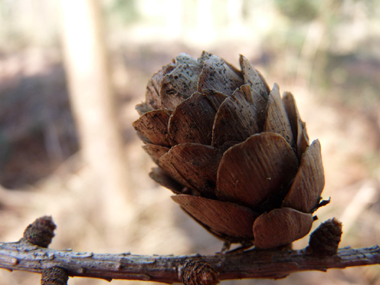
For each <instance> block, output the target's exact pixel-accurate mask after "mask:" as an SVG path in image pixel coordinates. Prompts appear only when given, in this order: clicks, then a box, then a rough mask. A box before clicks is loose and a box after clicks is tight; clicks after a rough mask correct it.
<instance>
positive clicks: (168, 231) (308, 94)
mask: <svg viewBox="0 0 380 285" xmlns="http://www.w3.org/2000/svg"><path fill="white" fill-rule="evenodd" d="M85 3H91V4H92V5H90V6H91V7H92V9H93V10H91V11H93V14H91V13H92V12H91V13H90V14H86V13H87V12H86V9H84V8H85V6H84V4H85ZM94 11H95V12H94ZM91 15H95V16H94V17H92V18H91ZM91 19H92V20H91ZM94 19H95V20H94ZM93 20H94V22H92V21H93ZM86 27H87V30H86ZM75 31H76V32H77V34H76V35H74V34H75ZM86 31H92V32H93V33H94V35H96V37H97V40H98V42H96V41H95V42H91V37H90V35H91V33H92V32H90V33H87V32H86ZM202 50H207V51H208V52H211V53H214V54H216V55H219V56H220V57H222V58H224V59H225V60H227V61H229V62H230V63H232V64H234V65H235V66H238V55H239V54H243V55H245V56H246V57H247V58H248V59H250V61H251V62H252V63H253V64H254V66H255V67H256V68H257V69H258V70H260V71H261V72H262V74H263V75H264V76H265V78H266V79H267V82H268V84H269V85H270V86H272V85H273V83H275V82H277V83H278V84H279V85H280V88H281V91H291V92H292V93H293V94H294V95H295V97H296V100H297V103H298V107H299V109H300V113H301V116H302V119H303V120H304V121H306V122H307V126H308V132H309V136H310V139H311V140H314V139H316V138H318V139H320V141H321V144H322V149H323V160H324V166H325V172H326V187H325V191H324V194H323V195H324V198H328V197H331V203H330V205H328V206H326V207H323V208H321V209H320V210H318V212H317V213H316V214H317V215H318V217H319V220H318V221H316V222H315V223H314V227H317V226H318V225H319V224H320V223H321V222H322V221H325V220H327V219H330V218H332V217H336V218H338V219H339V220H341V221H342V222H343V230H344V234H343V240H342V243H341V246H348V245H350V246H352V247H366V246H371V245H374V244H379V241H380V223H379V220H380V2H378V1H375V0H362V1H359V0H320V1H317V0H310V1H302V0H288V1H281V0H267V1H259V0H251V1H250V0H218V1H215V0H202V1H200V0H198V1H197V0H138V1H137V0H135V1H133V0H102V1H96V0H93V1H91V0H88V1H85V0H76V1H72V0H61V1H58V0H56V1H52V0H0V185H1V186H0V220H1V223H0V240H1V241H4V242H11V241H16V240H18V239H19V238H20V237H21V235H22V232H23V229H24V228H25V227H26V226H27V225H28V224H29V223H31V222H32V221H33V220H34V219H35V218H37V217H39V216H42V215H52V216H53V218H54V221H55V222H56V224H57V226H58V228H57V230H56V237H55V239H54V240H53V243H52V244H51V246H50V247H51V248H56V249H65V248H72V249H73V250H76V251H95V252H113V253H118V252H128V251H130V252H132V253H133V254H176V255H178V254H189V253H195V252H198V253H200V254H213V253H214V252H216V251H219V250H220V249H221V247H222V243H221V242H220V241H218V240H217V239H215V238H214V237H212V236H211V235H209V234H208V233H207V232H205V231H204V230H203V228H201V227H199V226H198V225H197V224H195V222H193V221H192V220H191V219H190V218H189V217H187V216H186V215H185V214H184V213H183V212H182V211H181V210H180V208H179V206H178V205H176V204H175V203H173V202H172V201H171V199H170V191H169V190H166V189H164V188H162V187H159V186H158V185H156V184H155V183H154V182H152V181H151V180H150V178H149V177H148V172H149V170H150V168H151V167H152V166H153V163H152V162H151V160H150V159H149V158H148V156H147V155H146V154H145V153H144V151H143V150H142V149H141V145H142V143H141V142H140V141H139V140H138V138H137V136H136V134H135V132H134V130H133V128H132V126H131V123H132V122H133V121H134V120H135V119H137V117H138V115H137V112H136V111H135V110H134V106H135V105H136V104H137V103H139V102H141V101H142V100H144V96H145V86H146V83H147V81H148V79H149V78H150V76H151V75H152V74H153V73H155V72H156V71H158V70H159V69H160V68H161V66H163V65H165V64H167V63H168V62H169V61H170V60H171V59H172V58H174V57H176V55H177V54H178V53H180V52H186V53H188V54H190V55H192V56H193V57H199V56H200V55H201V53H202ZM80 52H81V53H80ZM73 54H74V55H76V56H77V57H75V56H73ZM91 56H94V57H91ZM78 70H79V71H78ZM97 72H98V73H97ZM78 76H79V78H82V79H79V81H77V79H76V78H78ZM86 76H87V77H86ZM97 76H98V77H97ZM83 78H84V79H83ZM81 80H82V81H81ZM101 82H106V83H105V84H103V85H102V83H101ZM107 82H108V83H107ZM99 86H100V87H99ZM99 106H103V108H102V107H100V108H99ZM107 124H108V125H107ZM307 242H308V238H307V237H305V238H304V239H302V240H300V241H297V242H296V243H295V248H301V247H304V246H305V245H306V244H307ZM39 278H40V277H39V275H37V274H29V273H22V272H13V273H10V272H8V271H5V270H0V284H1V285H2V284H39ZM106 282H107V281H103V280H91V279H84V278H73V279H70V280H69V284H107V283H106ZM112 283H113V284H142V283H140V282H133V281H116V280H115V281H112ZM321 283H323V284H362V285H365V284H373V285H374V284H377V285H379V284H380V267H379V266H372V267H362V268H350V269H346V270H329V271H328V272H327V273H323V272H304V273H297V274H293V275H291V276H289V277H288V278H286V279H282V280H278V281H272V280H235V281H225V282H222V284H224V285H227V284H228V285H229V284H278V285H283V284H310V285H312V284H321Z"/></svg>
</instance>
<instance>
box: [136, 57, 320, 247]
mask: <svg viewBox="0 0 380 285" xmlns="http://www.w3.org/2000/svg"><path fill="white" fill-rule="evenodd" d="M240 67H241V70H238V69H236V68H235V67H233V66H232V65H231V64H229V63H227V62H226V61H224V60H223V59H221V58H219V57H217V56H215V55H212V54H209V53H206V52H203V54H202V56H201V57H200V58H199V59H194V58H192V57H190V56H188V55H186V54H180V55H179V56H178V57H176V59H175V60H173V62H172V63H170V64H168V65H166V66H164V67H163V68H162V69H161V70H160V71H159V72H157V73H156V74H154V75H153V77H152V79H151V80H150V81H149V82H148V86H147V92H146V101H145V102H143V103H141V104H139V105H137V106H136V109H137V111H138V112H139V114H140V115H141V117H140V118H139V119H138V120H137V121H135V122H134V123H133V126H134V128H135V129H136V130H137V133H138V135H139V136H140V138H141V139H142V140H143V142H144V143H145V145H144V149H145V150H146V152H147V153H148V154H149V155H150V156H151V157H152V159H153V161H154V162H155V163H156V164H157V165H158V166H159V167H158V168H154V169H153V170H152V172H151V174H150V175H151V177H152V178H153V179H154V180H155V181H157V182H158V183H160V184H161V185H163V186H165V187H167V188H169V189H170V190H172V191H173V192H174V193H175V194H176V195H175V196H173V197H172V198H173V200H174V201H175V202H177V203H178V204H180V205H181V207H182V208H183V209H184V211H185V212H186V213H188V214H189V215H190V216H191V217H192V218H193V219H194V220H196V221H197V222H198V223H199V224H201V225H202V226H203V227H204V228H206V229H207V230H208V231H209V232H211V233H212V234H214V235H215V236H217V237H219V238H221V239H223V240H225V241H227V242H230V243H242V244H244V243H249V242H254V244H255V246H256V247H258V248H274V247H278V246H282V245H287V244H290V243H292V242H293V241H294V240H297V239H299V238H301V237H303V236H305V235H306V234H307V233H308V232H309V231H310V229H311V226H312V223H313V215H312V213H313V212H314V211H315V210H316V209H317V208H318V206H319V202H320V199H321V197H320V195H321V193H322V190H323V188H324V183H325V181H324V171H323V165H322V158H321V146H320V143H319V141H318V140H315V141H313V143H312V144H311V145H309V139H308V135H307V132H306V126H305V123H304V122H303V121H302V120H301V118H300V115H299V113H298V109H297V106H296V103H295V99H294V97H293V95H292V94H291V93H285V94H284V95H283V97H282V98H281V96H280V93H279V87H278V85H277V84H274V86H273V88H272V90H270V89H269V87H268V85H267V83H266V82H265V80H264V78H263V77H262V75H261V74H260V73H259V72H258V71H257V70H255V69H254V68H253V67H252V65H251V64H250V63H249V62H248V60H247V59H246V58H245V57H244V56H240Z"/></svg>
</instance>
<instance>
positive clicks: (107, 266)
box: [0, 239, 380, 284]
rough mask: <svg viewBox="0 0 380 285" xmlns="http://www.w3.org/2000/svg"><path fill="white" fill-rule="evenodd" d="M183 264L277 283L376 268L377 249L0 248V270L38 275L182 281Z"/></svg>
mask: <svg viewBox="0 0 380 285" xmlns="http://www.w3.org/2000/svg"><path fill="white" fill-rule="evenodd" d="M189 262H192V263H193V264H195V265H196V264H197V263H206V264H209V265H210V266H211V268H212V269H213V270H214V271H215V272H216V275H217V278H218V279H219V281H221V280H227V279H242V278H271V279H279V278H284V277H286V276H287V275H289V274H291V273H294V272H298V271H308V270H319V271H326V270H327V269H330V268H346V267H352V266H362V265H372V264H380V247H379V246H377V245H376V246H373V247H369V248H359V249H352V248H349V247H346V248H341V249H339V250H338V253H337V254H336V255H333V256H329V257H316V256H313V255H311V254H310V253H308V251H307V250H305V249H304V250H282V251H281V250H251V251H245V252H238V253H226V254H215V255H213V256H201V255H183V256H173V255H153V256H147V255H134V254H131V253H120V254H97V253H93V252H74V251H71V250H54V249H48V248H42V247H38V246H35V245H32V244H30V243H28V242H27V241H25V240H24V239H21V240H20V241H19V242H15V243H0V268H4V269H9V270H22V271H28V272H38V273H42V272H43V271H44V270H45V269H46V268H53V267H59V268H63V269H65V270H66V272H67V274H68V275H69V276H71V277H73V276H83V277H92V278H101V279H106V280H112V279H126V280H142V281H156V282H164V283H174V282H183V281H184V280H183V276H184V273H185V270H184V269H185V268H186V265H187V264H188V263H189ZM193 266H194V265H193ZM214 284H216V283H214Z"/></svg>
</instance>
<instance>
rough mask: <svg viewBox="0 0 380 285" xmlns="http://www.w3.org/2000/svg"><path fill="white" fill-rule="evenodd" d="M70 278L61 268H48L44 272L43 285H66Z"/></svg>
mask: <svg viewBox="0 0 380 285" xmlns="http://www.w3.org/2000/svg"><path fill="white" fill-rule="evenodd" d="M68 279H69V276H68V275H67V272H66V271H65V270H64V269H63V268H60V267H52V268H47V269H45V270H44V271H42V276H41V285H66V284H67V281H68Z"/></svg>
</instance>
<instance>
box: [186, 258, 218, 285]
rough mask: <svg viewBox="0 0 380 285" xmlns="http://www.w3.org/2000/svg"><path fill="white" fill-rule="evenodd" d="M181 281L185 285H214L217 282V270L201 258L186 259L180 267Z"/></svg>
mask: <svg viewBox="0 0 380 285" xmlns="http://www.w3.org/2000/svg"><path fill="white" fill-rule="evenodd" d="M182 282H183V284H185V285H216V284H218V283H219V280H218V274H217V272H216V271H215V270H214V269H213V268H212V267H211V265H210V264H209V263H208V262H206V261H205V260H203V259H201V258H196V257H195V258H194V259H192V260H190V261H187V262H186V263H185V265H184V267H183V269H182Z"/></svg>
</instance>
